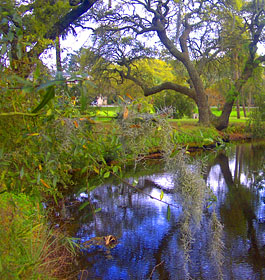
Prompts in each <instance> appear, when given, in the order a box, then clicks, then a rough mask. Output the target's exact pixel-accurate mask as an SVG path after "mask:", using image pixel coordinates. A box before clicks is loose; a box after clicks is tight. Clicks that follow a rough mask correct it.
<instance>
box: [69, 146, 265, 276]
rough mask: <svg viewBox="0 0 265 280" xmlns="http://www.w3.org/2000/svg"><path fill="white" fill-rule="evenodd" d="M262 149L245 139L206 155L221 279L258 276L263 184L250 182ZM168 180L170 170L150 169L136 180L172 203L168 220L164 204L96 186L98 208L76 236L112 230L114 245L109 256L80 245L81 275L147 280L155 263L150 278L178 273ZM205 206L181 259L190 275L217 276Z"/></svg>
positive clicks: (259, 167) (260, 165)
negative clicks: (218, 226)
mask: <svg viewBox="0 0 265 280" xmlns="http://www.w3.org/2000/svg"><path fill="white" fill-rule="evenodd" d="M264 154H265V153H264V144H263V145H262V144H260V145H254V144H244V145H238V146H236V147H234V148H231V150H230V152H229V153H225V152H221V153H219V154H218V155H217V156H216V157H215V158H214V159H212V160H211V159H210V160H209V162H208V167H207V174H206V175H205V180H206V182H207V184H209V185H210V186H211V187H212V189H213V192H214V194H215V195H216V196H217V205H216V212H217V215H218V216H219V217H220V219H221V222H222V223H223V225H224V236H223V240H224V243H225V262H224V265H223V277H224V279H264V277H265V259H264V258H265V254H264V251H265V247H264V245H265V224H264V223H263V218H264V217H265V209H264V202H263V200H262V198H261V196H262V195H263V196H264V190H259V189H258V187H257V186H259V187H260V186H261V185H262V184H263V183H264V181H262V180H263V179H264ZM135 176H136V175H135ZM173 181H174V179H173V176H172V174H170V173H165V172H161V173H158V172H157V173H155V174H153V175H148V176H141V177H140V178H139V184H138V187H139V188H141V189H142V190H144V191H145V192H147V193H149V194H152V195H153V196H155V195H157V196H158V197H159V195H160V193H161V190H163V192H164V198H163V200H165V201H167V202H169V203H174V204H178V205H179V208H178V209H173V208H172V209H171V219H170V220H169V221H168V220H167V217H166V215H167V207H166V205H163V204H161V203H159V202H158V201H155V200H152V199H150V198H149V197H146V196H144V195H143V194H141V193H138V192H135V190H133V189H132V188H130V187H128V186H126V185H124V184H120V185H118V184H108V185H103V186H100V187H98V188H97V189H95V190H94V191H93V192H91V193H90V194H89V196H90V201H91V202H92V203H93V204H94V207H95V208H98V207H101V208H102V211H101V212H99V213H97V214H96V216H95V218H94V219H93V220H90V221H88V220H87V219H86V221H85V222H84V220H83V221H82V223H79V225H78V227H76V228H75V232H76V233H75V236H76V237H80V238H81V239H82V241H86V240H88V239H89V238H91V237H95V236H107V235H109V234H112V235H114V236H116V237H118V244H117V246H116V247H115V248H113V249H111V250H110V255H111V257H110V256H109V255H108V253H107V252H106V250H105V249H104V248H101V247H99V246H95V247H94V248H91V249H89V250H86V251H85V252H84V256H83V258H82V259H81V260H80V269H84V270H86V274H83V275H82V279H113V280H115V279H124V280H125V279H135V280H137V279H140V280H142V279H148V277H149V275H150V274H151V272H152V270H153V268H154V267H155V265H157V264H160V265H159V266H158V267H157V268H156V270H155V271H154V273H153V274H152V279H185V271H184V269H183V267H184V255H183V249H182V246H181V243H180V237H181V231H180V223H181V217H182V207H181V205H182V204H181V202H182V201H181V197H180V196H179V194H178V193H176V192H175V191H174V183H173ZM198 187H199V186H198ZM84 199H86V198H84ZM212 208H213V206H211V207H209V208H206V207H205V208H204V213H203V216H202V221H201V226H200V229H199V230H197V231H196V232H194V236H193V237H194V242H193V243H192V245H191V251H190V260H191V262H190V263H189V265H188V269H189V273H190V276H191V277H192V278H193V279H214V278H218V271H216V269H215V266H214V264H213V262H212V261H211V260H210V256H209V240H210V236H211V233H210V231H209V225H210V219H211V215H212V211H213V209H212ZM72 211H73V212H72V214H74V213H75V214H76V217H75V219H76V221H77V220H79V221H81V220H82V216H83V215H86V211H81V212H75V211H74V209H73V210H72ZM80 275H81V274H80ZM80 278H81V276H80Z"/></svg>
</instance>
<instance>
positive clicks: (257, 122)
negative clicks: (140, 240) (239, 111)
mask: <svg viewBox="0 0 265 280" xmlns="http://www.w3.org/2000/svg"><path fill="white" fill-rule="evenodd" d="M255 104H256V106H257V107H255V108H254V109H253V110H252V112H251V116H250V122H249V127H250V130H251V133H252V135H253V136H254V137H257V138H262V137H264V136H265V94H264V93H262V94H259V95H256V99H255Z"/></svg>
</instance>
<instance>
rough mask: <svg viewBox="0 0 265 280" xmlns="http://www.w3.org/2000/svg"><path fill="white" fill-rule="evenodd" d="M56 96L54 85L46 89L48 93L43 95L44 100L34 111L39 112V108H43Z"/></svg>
mask: <svg viewBox="0 0 265 280" xmlns="http://www.w3.org/2000/svg"><path fill="white" fill-rule="evenodd" d="M54 96H55V88H54V87H49V88H47V90H46V94H45V96H44V97H43V99H42V101H41V102H40V104H39V105H38V106H37V107H36V108H35V109H34V110H32V113H37V112H38V111H39V110H41V109H42V108H43V107H44V106H45V105H46V104H47V103H48V102H49V101H50V100H51V99H52V98H54Z"/></svg>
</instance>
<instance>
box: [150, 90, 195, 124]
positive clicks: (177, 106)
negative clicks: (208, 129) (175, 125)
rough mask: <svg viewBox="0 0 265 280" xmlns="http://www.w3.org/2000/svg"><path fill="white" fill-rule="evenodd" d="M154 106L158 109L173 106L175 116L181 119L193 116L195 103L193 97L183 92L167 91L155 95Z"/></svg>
mask: <svg viewBox="0 0 265 280" xmlns="http://www.w3.org/2000/svg"><path fill="white" fill-rule="evenodd" d="M154 107H155V108H156V110H157V111H158V110H163V109H164V108H172V109H173V118H174V119H180V118H182V117H184V116H187V117H191V116H192V113H193V111H194V109H195V104H194V102H193V101H192V100H191V99H189V98H187V97H185V96H183V95H182V94H177V93H173V92H170V91H167V92H166V94H165V93H160V94H157V95H156V96H155V97H154Z"/></svg>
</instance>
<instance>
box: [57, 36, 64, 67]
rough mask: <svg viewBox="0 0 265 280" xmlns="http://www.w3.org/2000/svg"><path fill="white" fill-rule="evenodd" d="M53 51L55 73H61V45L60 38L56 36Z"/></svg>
mask: <svg viewBox="0 0 265 280" xmlns="http://www.w3.org/2000/svg"><path fill="white" fill-rule="evenodd" d="M55 50H56V68H57V72H62V71H63V68H62V60H61V44H60V37H59V36H57V37H56V39H55Z"/></svg>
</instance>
